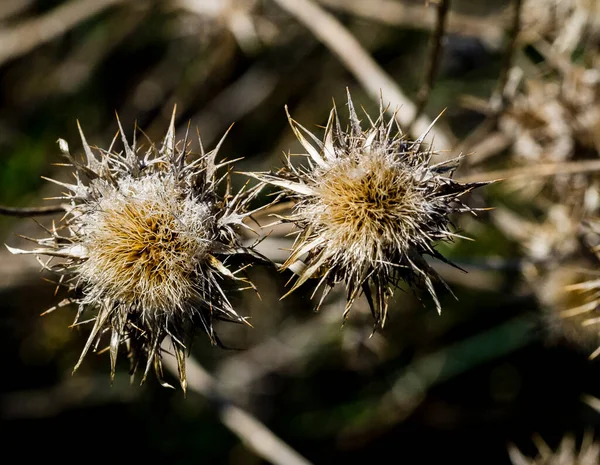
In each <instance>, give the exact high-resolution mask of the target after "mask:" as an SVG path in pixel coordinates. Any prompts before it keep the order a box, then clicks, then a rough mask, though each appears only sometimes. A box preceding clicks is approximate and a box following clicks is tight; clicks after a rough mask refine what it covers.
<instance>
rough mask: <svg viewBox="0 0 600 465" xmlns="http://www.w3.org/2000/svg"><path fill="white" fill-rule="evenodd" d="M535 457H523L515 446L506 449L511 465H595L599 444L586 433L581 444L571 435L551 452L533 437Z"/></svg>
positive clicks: (565, 437) (598, 454) (539, 438)
mask: <svg viewBox="0 0 600 465" xmlns="http://www.w3.org/2000/svg"><path fill="white" fill-rule="evenodd" d="M535 443H536V446H537V449H538V454H537V456H536V457H527V456H525V455H524V454H523V453H522V452H521V451H520V450H519V449H517V447H516V446H514V445H511V446H510V447H509V449H508V451H509V455H510V459H511V461H512V463H513V465H597V464H598V463H600V443H599V442H598V441H594V435H593V434H592V433H591V432H589V431H588V432H586V433H585V434H584V436H583V439H582V441H581V444H579V445H578V444H577V441H576V440H575V438H574V437H573V436H572V435H566V436H564V437H563V439H562V440H561V442H560V445H559V446H558V448H557V449H556V450H552V449H551V448H550V447H549V446H548V444H546V442H545V441H544V440H543V439H542V438H541V437H539V436H536V437H535Z"/></svg>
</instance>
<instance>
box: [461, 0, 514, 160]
mask: <svg viewBox="0 0 600 465" xmlns="http://www.w3.org/2000/svg"><path fill="white" fill-rule="evenodd" d="M522 4H523V2H522V0H514V5H513V16H512V21H511V27H510V30H509V33H508V36H509V41H508V44H507V46H506V51H505V52H504V57H503V59H502V67H501V69H500V75H499V77H498V83H497V85H496V90H495V91H494V92H493V94H492V96H491V97H490V102H489V112H488V114H487V117H486V119H485V120H484V121H483V122H482V123H481V124H480V125H479V126H478V127H477V128H475V130H474V131H473V132H472V133H471V134H469V135H468V136H467V137H466V138H465V139H464V140H463V141H462V142H461V144H460V146H459V147H458V148H457V149H458V150H460V151H466V150H468V149H469V148H470V147H471V146H473V145H474V144H478V143H479V142H481V141H482V140H483V139H484V138H485V137H486V136H487V135H488V134H489V133H490V132H492V131H494V130H495V129H496V127H497V125H498V118H499V117H500V115H501V114H502V112H503V111H504V109H505V108H506V106H507V104H508V101H507V95H506V85H507V83H508V81H509V77H510V70H511V68H512V65H513V61H514V56H515V51H516V49H517V39H518V36H519V32H520V31H521V9H522V6H523V5H522Z"/></svg>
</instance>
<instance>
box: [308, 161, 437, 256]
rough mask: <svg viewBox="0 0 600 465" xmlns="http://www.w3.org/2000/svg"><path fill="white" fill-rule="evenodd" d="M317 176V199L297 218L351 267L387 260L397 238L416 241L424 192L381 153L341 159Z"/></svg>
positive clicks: (410, 176) (411, 176)
mask: <svg viewBox="0 0 600 465" xmlns="http://www.w3.org/2000/svg"><path fill="white" fill-rule="evenodd" d="M316 177H318V178H319V179H320V180H322V182H320V183H319V184H317V185H315V188H314V189H315V194H316V195H315V201H314V202H313V203H311V204H303V205H300V206H299V207H298V209H297V215H302V216H304V217H305V219H306V220H310V222H311V223H312V224H313V226H314V227H315V228H318V229H320V230H321V231H322V232H323V234H324V235H326V236H327V238H328V245H329V247H331V248H333V249H334V250H335V251H336V252H337V253H339V254H340V255H343V256H344V257H345V261H347V262H348V263H349V264H350V263H353V262H355V263H356V262H357V261H359V262H363V261H365V260H372V261H381V260H385V258H386V251H387V250H388V249H389V248H390V247H394V244H395V242H396V241H397V240H398V237H397V236H398V235H401V236H402V237H406V238H411V237H416V235H417V233H418V228H419V223H421V221H419V220H420V219H421V218H419V217H420V216H421V214H422V212H423V211H424V205H423V204H424V202H425V201H426V200H425V198H424V196H423V191H421V190H419V188H418V183H417V182H416V179H415V178H414V176H413V175H412V174H411V173H409V172H407V171H406V170H405V169H403V167H402V166H399V165H398V164H394V163H390V160H388V158H387V157H386V156H385V155H383V154H361V155H360V156H359V157H357V158H349V159H344V160H341V161H340V162H338V163H336V164H334V165H333V166H332V167H331V168H330V169H329V170H327V171H326V172H323V173H319V174H317V175H316ZM369 251H370V253H369ZM365 252H367V253H365Z"/></svg>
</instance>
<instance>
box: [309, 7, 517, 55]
mask: <svg viewBox="0 0 600 465" xmlns="http://www.w3.org/2000/svg"><path fill="white" fill-rule="evenodd" d="M319 3H321V4H323V5H326V6H328V7H330V8H334V9H336V10H339V11H343V12H346V13H351V14H354V15H356V16H360V17H363V18H366V19H370V20H373V21H379V22H381V23H384V24H389V25H391V26H401V27H413V28H421V29H428V30H434V28H435V24H436V15H435V13H434V12H433V10H432V9H431V8H427V7H425V6H424V5H423V4H421V5H410V4H406V3H403V2H398V1H395V0H369V1H368V2H366V1H364V0H319ZM505 22H506V21H505V16H504V15H494V17H476V16H470V15H466V14H461V13H458V12H455V11H452V12H450V13H449V14H448V25H447V30H448V32H449V33H451V34H461V35H467V36H476V37H479V38H481V39H483V40H484V41H485V42H486V44H487V45H489V46H493V47H494V48H495V47H498V46H500V44H501V43H502V39H503V36H504V27H505Z"/></svg>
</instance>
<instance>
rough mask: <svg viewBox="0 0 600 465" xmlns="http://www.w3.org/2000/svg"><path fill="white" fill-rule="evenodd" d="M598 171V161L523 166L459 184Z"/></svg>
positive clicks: (478, 175)
mask: <svg viewBox="0 0 600 465" xmlns="http://www.w3.org/2000/svg"><path fill="white" fill-rule="evenodd" d="M593 171H600V160H584V161H573V162H569V163H544V164H541V165H534V166H523V167H518V168H509V169H505V170H496V171H488V172H487V173H474V174H471V175H468V176H460V177H458V179H457V181H459V182H474V181H475V180H477V181H481V182H485V181H493V180H509V179H514V178H522V177H545V176H556V175H562V174H574V173H587V172H593Z"/></svg>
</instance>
